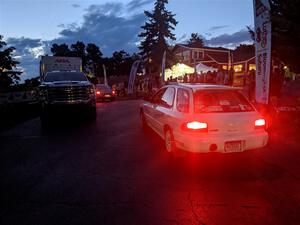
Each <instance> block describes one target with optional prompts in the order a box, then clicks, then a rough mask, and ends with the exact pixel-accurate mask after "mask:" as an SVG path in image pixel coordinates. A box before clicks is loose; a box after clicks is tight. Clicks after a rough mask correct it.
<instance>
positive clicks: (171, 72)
mask: <svg viewBox="0 0 300 225" xmlns="http://www.w3.org/2000/svg"><path fill="white" fill-rule="evenodd" d="M193 73H195V69H194V68H193V67H190V66H188V65H185V64H183V63H177V64H176V65H174V66H172V67H171V69H166V70H165V79H166V80H167V79H168V78H170V77H171V76H172V78H176V77H183V76H184V75H185V74H193Z"/></svg>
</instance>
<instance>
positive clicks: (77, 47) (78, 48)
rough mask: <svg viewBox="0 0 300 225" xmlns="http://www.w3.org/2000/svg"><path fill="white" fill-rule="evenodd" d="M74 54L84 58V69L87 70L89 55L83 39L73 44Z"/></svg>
mask: <svg viewBox="0 0 300 225" xmlns="http://www.w3.org/2000/svg"><path fill="white" fill-rule="evenodd" d="M71 51H72V56H74V57H80V58H81V60H82V69H83V71H84V72H85V71H86V69H87V57H86V51H85V44H84V43H83V42H81V41H77V42H76V43H75V44H72V45H71Z"/></svg>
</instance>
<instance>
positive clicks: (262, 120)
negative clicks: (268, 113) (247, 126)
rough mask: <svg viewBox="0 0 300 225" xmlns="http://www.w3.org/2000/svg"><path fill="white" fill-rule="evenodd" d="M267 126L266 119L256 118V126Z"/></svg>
mask: <svg viewBox="0 0 300 225" xmlns="http://www.w3.org/2000/svg"><path fill="white" fill-rule="evenodd" d="M265 126H266V121H265V120H264V119H258V120H255V128H264V127H265Z"/></svg>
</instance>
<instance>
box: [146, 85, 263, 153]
mask: <svg viewBox="0 0 300 225" xmlns="http://www.w3.org/2000/svg"><path fill="white" fill-rule="evenodd" d="M140 118H141V123H142V126H143V128H148V127H150V128H151V129H153V130H154V131H155V132H156V133H157V134H158V135H159V136H161V137H162V138H163V140H164V142H165V148H166V150H167V151H168V152H171V153H176V152H177V153H178V151H177V150H178V149H181V150H185V151H189V152H199V153H200V152H221V153H231V152H242V151H245V150H250V149H256V148H261V147H264V146H265V145H266V144H267V142H268V133H267V132H266V121H265V119H264V118H263V117H262V116H261V115H260V113H259V112H257V110H256V109H255V108H254V106H253V105H252V104H251V103H250V102H249V101H248V100H247V99H246V98H245V97H244V96H243V95H242V94H241V93H240V90H239V89H237V88H234V87H229V86H221V85H206V84H174V85H167V86H164V87H162V88H161V89H159V90H158V91H157V92H156V94H154V96H153V97H151V98H149V99H146V101H145V102H143V103H142V104H141V106H140Z"/></svg>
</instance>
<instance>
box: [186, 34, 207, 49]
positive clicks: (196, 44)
mask: <svg viewBox="0 0 300 225" xmlns="http://www.w3.org/2000/svg"><path fill="white" fill-rule="evenodd" d="M188 46H189V47H192V48H201V47H204V41H203V38H201V37H200V35H199V34H198V33H192V34H191V37H190V39H189V40H188Z"/></svg>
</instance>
